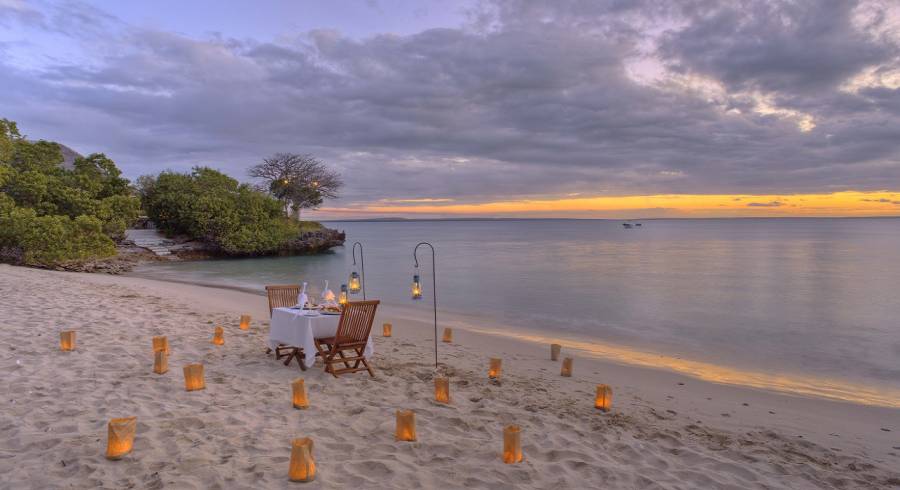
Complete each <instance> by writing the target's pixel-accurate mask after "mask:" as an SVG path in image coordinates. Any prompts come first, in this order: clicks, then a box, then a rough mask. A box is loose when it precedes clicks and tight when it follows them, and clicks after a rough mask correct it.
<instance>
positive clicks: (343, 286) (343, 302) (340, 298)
mask: <svg viewBox="0 0 900 490" xmlns="http://www.w3.org/2000/svg"><path fill="white" fill-rule="evenodd" d="M338 304H339V305H341V306H344V305H346V304H347V285H346V284H341V295H340V296H338Z"/></svg>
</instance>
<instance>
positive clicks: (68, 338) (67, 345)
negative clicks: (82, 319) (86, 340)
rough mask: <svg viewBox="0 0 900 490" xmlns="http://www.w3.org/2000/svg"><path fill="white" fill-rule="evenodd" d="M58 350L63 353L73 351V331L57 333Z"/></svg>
mask: <svg viewBox="0 0 900 490" xmlns="http://www.w3.org/2000/svg"><path fill="white" fill-rule="evenodd" d="M59 348H60V349H61V350H64V351H69V350H75V331H74V330H66V331H65V332H59Z"/></svg>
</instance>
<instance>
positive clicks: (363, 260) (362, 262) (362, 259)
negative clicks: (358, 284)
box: [353, 242, 366, 301]
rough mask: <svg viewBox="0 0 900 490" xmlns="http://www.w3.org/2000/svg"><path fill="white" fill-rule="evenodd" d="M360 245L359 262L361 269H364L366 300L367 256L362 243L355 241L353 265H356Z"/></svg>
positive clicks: (363, 291)
mask: <svg viewBox="0 0 900 490" xmlns="http://www.w3.org/2000/svg"><path fill="white" fill-rule="evenodd" d="M357 245H359V262H360V270H361V271H362V293H363V301H365V300H366V256H365V255H363V246H362V243H359V242H354V243H353V265H356V246H357Z"/></svg>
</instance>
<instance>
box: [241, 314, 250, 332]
mask: <svg viewBox="0 0 900 490" xmlns="http://www.w3.org/2000/svg"><path fill="white" fill-rule="evenodd" d="M241 330H250V315H241Z"/></svg>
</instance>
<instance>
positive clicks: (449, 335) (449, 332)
mask: <svg viewBox="0 0 900 490" xmlns="http://www.w3.org/2000/svg"><path fill="white" fill-rule="evenodd" d="M442 340H443V341H444V342H453V329H452V328H445V329H444V338H443V339H442Z"/></svg>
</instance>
